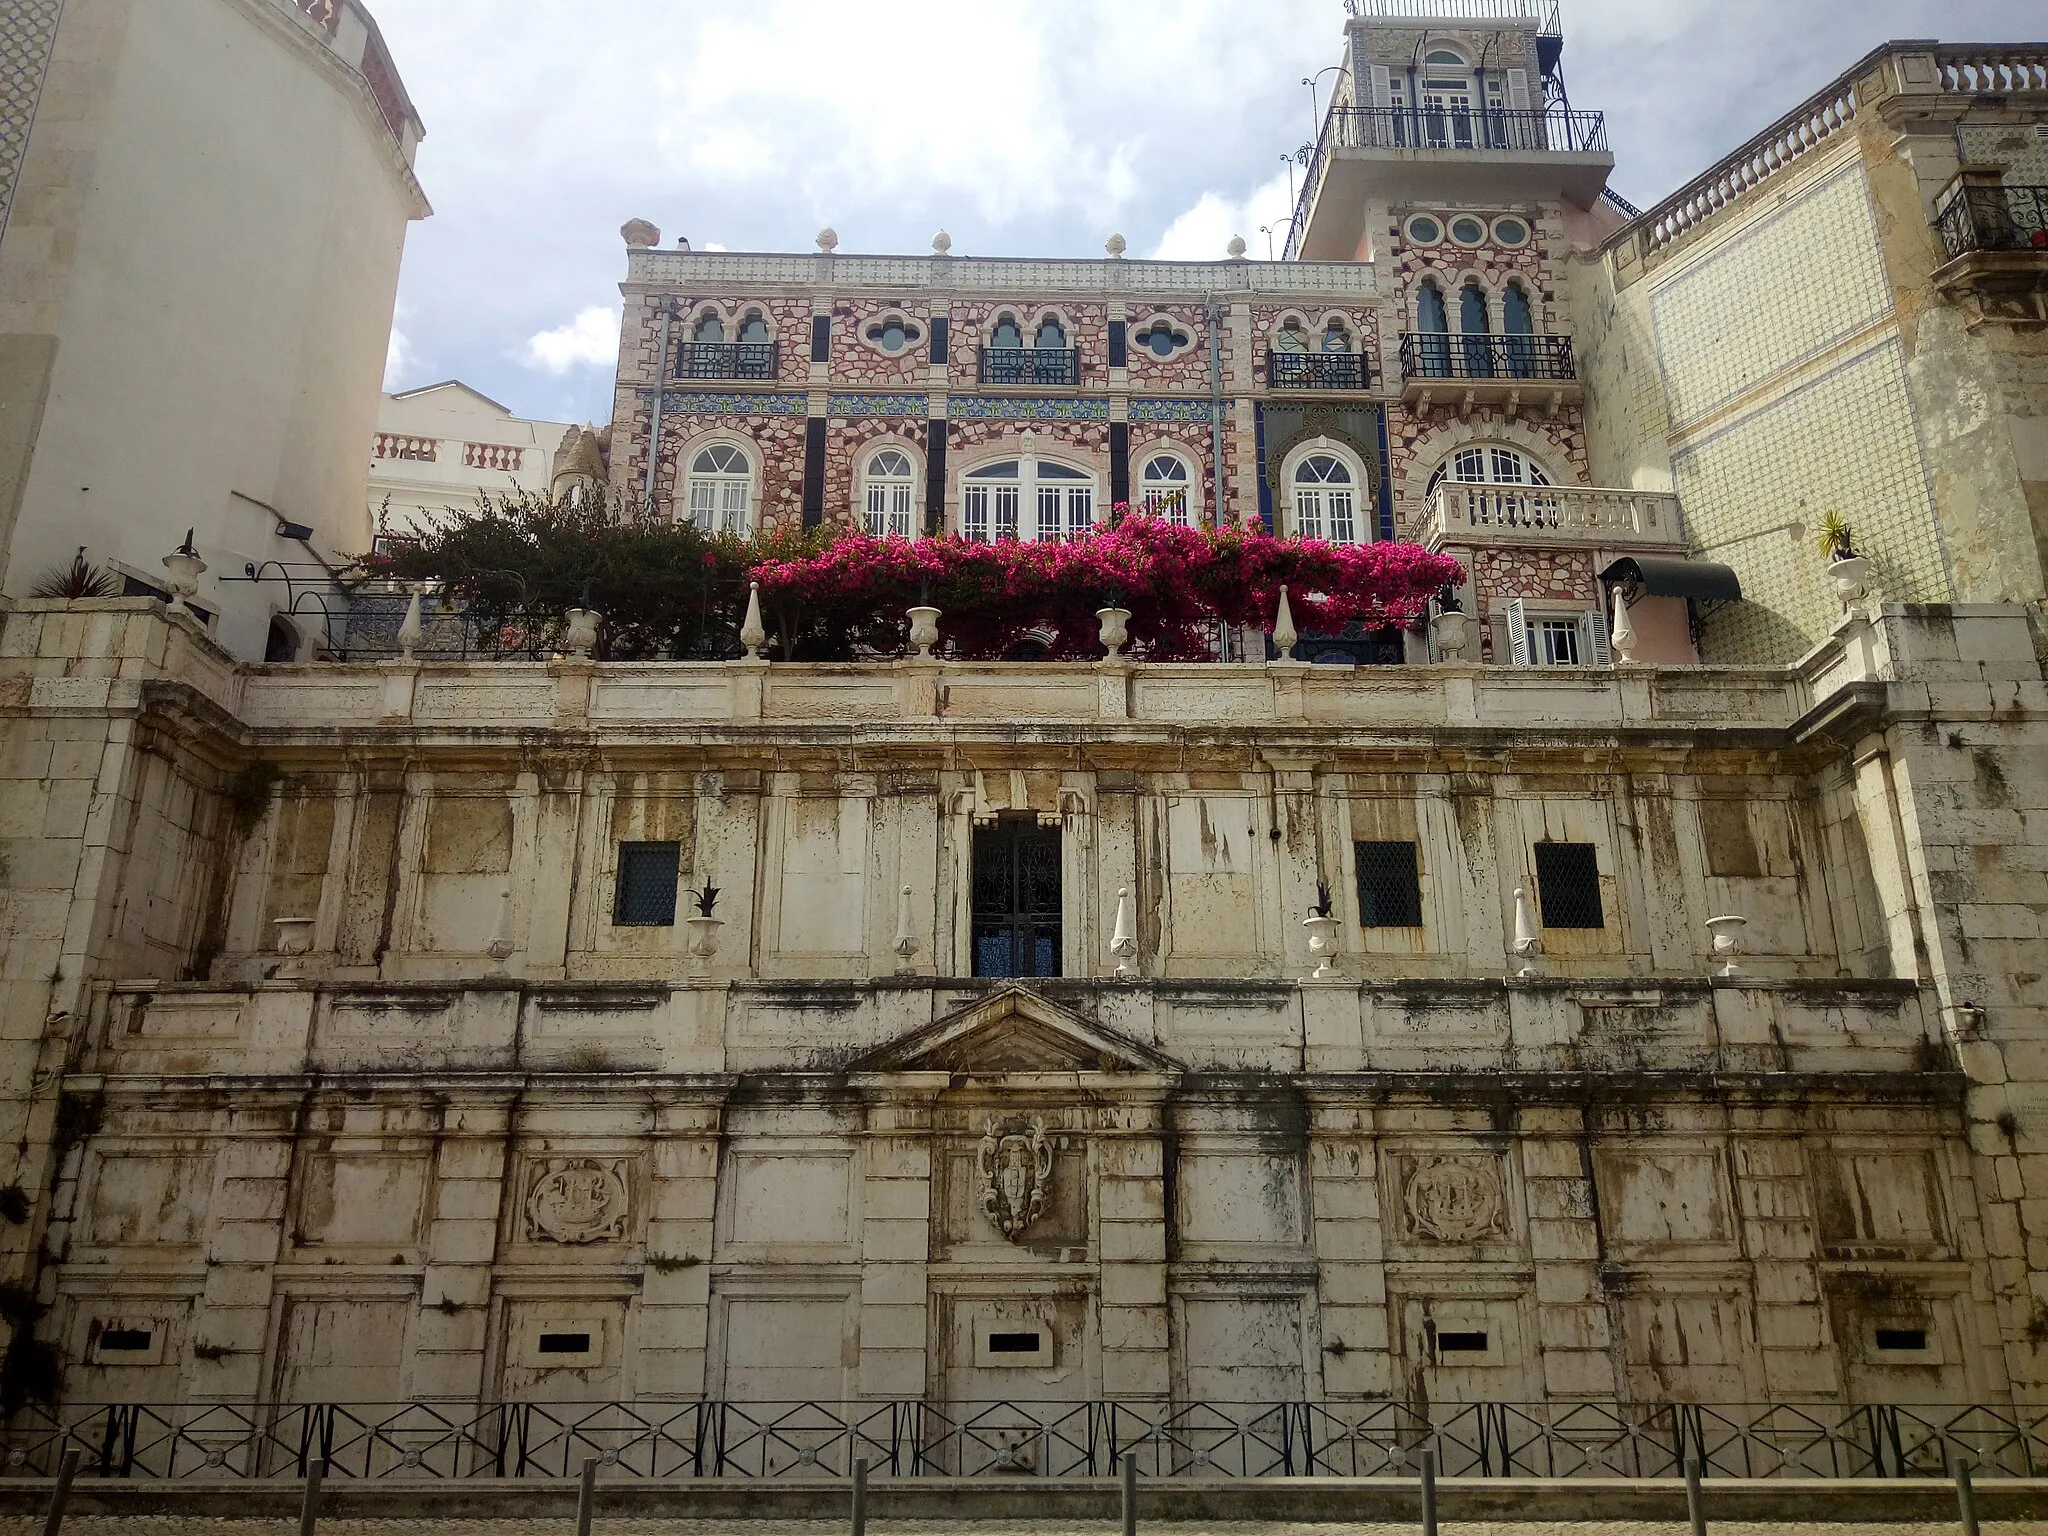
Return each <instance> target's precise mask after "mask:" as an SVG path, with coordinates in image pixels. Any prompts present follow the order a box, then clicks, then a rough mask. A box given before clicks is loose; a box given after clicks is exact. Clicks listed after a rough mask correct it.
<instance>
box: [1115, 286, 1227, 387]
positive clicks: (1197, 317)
mask: <svg viewBox="0 0 2048 1536" xmlns="http://www.w3.org/2000/svg"><path fill="white" fill-rule="evenodd" d="M1126 308H1127V309H1128V310H1129V313H1130V319H1129V321H1128V322H1127V323H1128V325H1129V331H1128V335H1129V337H1130V349H1129V353H1128V355H1129V357H1130V366H1129V367H1128V368H1127V369H1126V370H1125V372H1126V373H1127V374H1128V376H1129V378H1130V381H1131V389H1132V391H1133V393H1136V392H1139V391H1144V392H1147V393H1152V394H1161V393H1164V394H1184V393H1187V392H1189V391H1193V390H1200V391H1203V392H1205V393H1206V392H1207V390H1208V388H1209V322H1208V320H1206V319H1205V318H1204V317H1203V315H1202V310H1201V306H1199V305H1192V304H1150V303H1146V302H1144V301H1142V300H1139V301H1134V302H1132V303H1130V304H1129V305H1127V306H1126ZM1156 320H1165V321H1167V322H1168V323H1169V324H1171V325H1173V326H1174V327H1176V328H1177V329H1178V330H1180V331H1182V332H1184V333H1185V334H1186V335H1187V338H1188V346H1187V350H1186V351H1184V352H1178V353H1175V354H1174V355H1173V356H1171V357H1160V356H1159V355H1158V354H1156V353H1154V352H1151V351H1148V350H1145V349H1143V348H1141V347H1139V345H1138V333H1139V332H1140V331H1141V330H1150V329H1151V327H1152V324H1153V322H1154V321H1156Z"/></svg>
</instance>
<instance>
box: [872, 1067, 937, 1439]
mask: <svg viewBox="0 0 2048 1536" xmlns="http://www.w3.org/2000/svg"><path fill="white" fill-rule="evenodd" d="M951 1081H952V1077H951V1074H950V1073H945V1072H904V1073H891V1074H888V1075H886V1076H874V1077H863V1078H859V1079H856V1081H855V1083H854V1087H855V1088H856V1090H857V1091H858V1092H859V1093H860V1095H861V1098H862V1103H863V1108H864V1112H865V1122H866V1129H865V1142H866V1145H865V1148H864V1162H863V1167H862V1171H861V1184H860V1218H859V1222H860V1224H859V1242H860V1264H861V1274H860V1371H859V1376H858V1383H859V1385H858V1392H859V1395H860V1396H861V1397H862V1398H864V1399H865V1398H881V1397H920V1396H922V1395H923V1394H924V1390H925V1375H926V1355H925V1349H926V1342H927V1339H928V1337H929V1330H928V1324H927V1318H926V1308H927V1296H928V1289H927V1284H926V1271H927V1266H928V1264H929V1262H930V1259H931V1233H932V1210H931V1199H932V1145H931V1132H932V1101H933V1100H934V1099H935V1098H937V1096H938V1095H939V1093H940V1092H941V1091H942V1090H944V1089H945V1087H946V1086H947V1085H948V1084H949V1083H950V1082H951Z"/></svg>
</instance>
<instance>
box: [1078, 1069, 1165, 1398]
mask: <svg viewBox="0 0 2048 1536" xmlns="http://www.w3.org/2000/svg"><path fill="white" fill-rule="evenodd" d="M1117 1086H1118V1090H1119V1091H1118V1092H1117V1094H1116V1096H1115V1098H1113V1099H1110V1098H1108V1097H1107V1096H1105V1099H1104V1102H1102V1104H1101V1105H1100V1107H1099V1110H1098V1113H1099V1114H1100V1116H1101V1124H1102V1129H1101V1130H1100V1131H1098V1132H1097V1133H1096V1136H1095V1138H1094V1152H1095V1214H1096V1229H1095V1248H1096V1255H1097V1258H1098V1261H1099V1262H1100V1264H1101V1266H1102V1288H1101V1293H1100V1312H1099V1320H1100V1327H1101V1338H1102V1395H1103V1396H1104V1397H1109V1398H1145V1397H1165V1396H1166V1395H1167V1394H1168V1393H1169V1392H1170V1391H1171V1390H1172V1383H1173V1372H1172V1359H1171V1347H1170V1346H1171V1337H1172V1329H1171V1322H1170V1318H1169V1315H1168V1312H1167V1306H1166V1179H1165V1169H1166V1150H1165V1147H1164V1145H1163V1143H1162V1140H1161V1132H1162V1131H1163V1129H1164V1108H1165V1084H1164V1082H1163V1081H1160V1080H1157V1079H1146V1080H1145V1081H1144V1082H1142V1083H1132V1084H1130V1085H1125V1084H1121V1083H1120V1084H1118V1085H1117Z"/></svg>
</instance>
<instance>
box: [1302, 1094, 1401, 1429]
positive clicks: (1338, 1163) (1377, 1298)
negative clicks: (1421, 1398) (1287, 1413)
mask: <svg viewBox="0 0 2048 1536" xmlns="http://www.w3.org/2000/svg"><path fill="white" fill-rule="evenodd" d="M1310 1116H1311V1119H1310V1125H1309V1175H1310V1177H1309V1200H1310V1218H1311V1220H1310V1229H1309V1230H1310V1240H1311V1242H1312V1243H1313V1245H1314V1248H1315V1256H1316V1287H1317V1297H1316V1299H1317V1305H1318V1311H1319V1312H1320V1314H1321V1317H1322V1328H1323V1380H1322V1390H1323V1391H1324V1392H1325V1393H1327V1394H1328V1395H1330V1396H1333V1397H1340V1396H1351V1395H1358V1396H1363V1397H1373V1396H1384V1395H1388V1394H1390V1393H1392V1392H1393V1391H1394V1388H1395V1385H1396V1380H1397V1372H1396V1370H1395V1366H1394V1359H1393V1353H1392V1340H1391V1329H1390V1327H1389V1324H1388V1317H1387V1266H1386V1241H1385V1236H1384V1233H1383V1230H1382V1220H1381V1212H1380V1184H1379V1178H1380V1168H1379V1150H1378V1147H1377V1145H1376V1143H1375V1141H1374V1125H1373V1112H1372V1111H1371V1110H1370V1109H1367V1108H1364V1107H1361V1106H1360V1105H1358V1104H1357V1103H1356V1102H1355V1101H1352V1102H1338V1101H1332V1100H1322V1099H1312V1100H1311V1101H1310Z"/></svg>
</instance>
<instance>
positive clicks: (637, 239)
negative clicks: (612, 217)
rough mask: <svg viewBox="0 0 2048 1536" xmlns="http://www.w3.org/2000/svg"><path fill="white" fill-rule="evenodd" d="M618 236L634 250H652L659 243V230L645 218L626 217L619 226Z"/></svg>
mask: <svg viewBox="0 0 2048 1536" xmlns="http://www.w3.org/2000/svg"><path fill="white" fill-rule="evenodd" d="M619 236H620V238H621V239H623V240H624V241H625V242H626V244H627V245H629V246H631V247H632V248H633V249H634V250H636V251H645V250H652V249H653V248H654V247H655V246H657V245H659V244H661V231H660V230H659V229H656V228H655V227H654V226H653V225H652V224H650V223H648V222H647V221H646V220H645V219H628V220H626V222H625V223H623V224H621V225H620V226H619Z"/></svg>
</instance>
